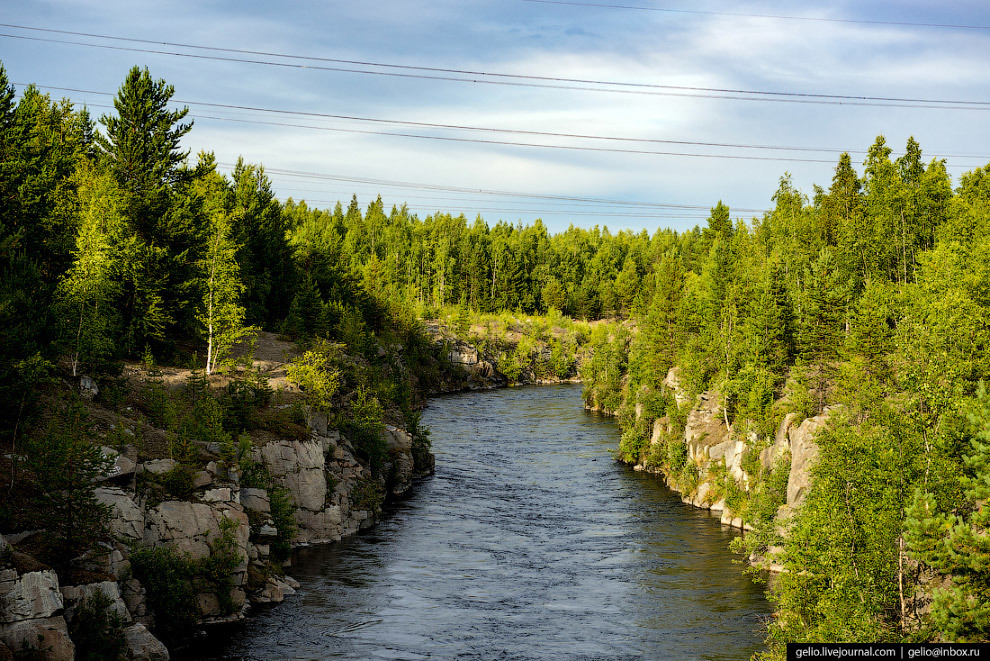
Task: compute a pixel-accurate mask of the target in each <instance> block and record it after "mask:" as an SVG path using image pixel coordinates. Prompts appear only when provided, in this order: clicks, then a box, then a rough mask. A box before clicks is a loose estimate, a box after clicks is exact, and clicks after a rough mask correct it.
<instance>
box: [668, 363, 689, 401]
mask: <svg viewBox="0 0 990 661" xmlns="http://www.w3.org/2000/svg"><path fill="white" fill-rule="evenodd" d="M663 385H664V386H666V387H667V388H669V389H670V390H671V392H673V393H674V401H675V402H676V403H677V406H684V403H685V402H687V400H688V397H687V393H685V392H684V388H683V387H681V379H680V373H679V372H678V370H677V368H676V367H671V368H670V369H669V370H667V376H665V377H664V379H663Z"/></svg>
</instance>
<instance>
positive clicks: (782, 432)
mask: <svg viewBox="0 0 990 661" xmlns="http://www.w3.org/2000/svg"><path fill="white" fill-rule="evenodd" d="M796 421H797V414H796V413H788V414H787V415H785V416H784V419H783V420H782V421H781V422H780V427H778V428H777V434H776V435H775V436H774V440H773V445H771V446H770V447H768V448H764V449H763V450H762V451H761V452H760V463H761V464H762V465H763V467H764V468H766V469H767V470H771V469H773V467H774V464H776V463H777V461H778V460H780V458H781V457H783V456H784V454H785V453H787V452H789V451H790V449H791V442H790V440H789V438H788V433H789V432H790V430H791V427H792V426H793V425H794V423H795V422H796Z"/></svg>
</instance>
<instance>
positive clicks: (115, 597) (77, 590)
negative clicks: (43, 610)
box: [62, 581, 131, 623]
mask: <svg viewBox="0 0 990 661" xmlns="http://www.w3.org/2000/svg"><path fill="white" fill-rule="evenodd" d="M97 592H102V593H103V594H104V595H106V596H107V597H108V598H109V599H110V610H112V611H113V612H115V613H116V614H117V615H119V616H120V619H121V620H122V621H124V622H125V623H130V622H131V613H130V611H128V610H127V606H126V605H125V604H124V600H123V599H122V598H121V596H120V590H119V589H118V587H117V583H116V581H103V582H102V583H89V584H87V585H66V586H64V587H63V588H62V598H63V600H64V603H65V606H66V611H65V619H66V620H67V621H69V622H72V619H73V618H74V617H75V609H76V607H78V606H79V603H80V602H81V601H82V600H83V599H92V598H93V595H95V594H96V593H97Z"/></svg>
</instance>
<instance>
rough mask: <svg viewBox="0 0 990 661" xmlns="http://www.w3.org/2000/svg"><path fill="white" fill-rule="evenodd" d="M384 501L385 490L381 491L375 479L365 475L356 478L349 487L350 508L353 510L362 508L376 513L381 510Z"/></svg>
mask: <svg viewBox="0 0 990 661" xmlns="http://www.w3.org/2000/svg"><path fill="white" fill-rule="evenodd" d="M384 502H385V492H384V491H382V487H381V485H380V484H378V481H377V480H374V479H372V478H367V477H366V478H363V479H360V480H358V481H357V482H355V483H354V486H353V487H351V509H353V510H364V511H366V512H371V513H372V514H377V513H378V512H381V510H382V504H383V503H384Z"/></svg>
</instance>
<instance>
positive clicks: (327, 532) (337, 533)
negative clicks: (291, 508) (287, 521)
mask: <svg viewBox="0 0 990 661" xmlns="http://www.w3.org/2000/svg"><path fill="white" fill-rule="evenodd" d="M342 522H343V517H342V516H341V512H340V508H339V507H337V506H336V505H331V506H330V507H327V508H326V509H325V510H322V511H319V512H311V511H309V510H297V511H296V524H297V526H298V529H297V531H296V539H295V541H296V542H298V543H303V544H307V543H308V544H315V543H321V542H336V541H340V537H341V534H342V533H343V530H342V528H341V524H342Z"/></svg>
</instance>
